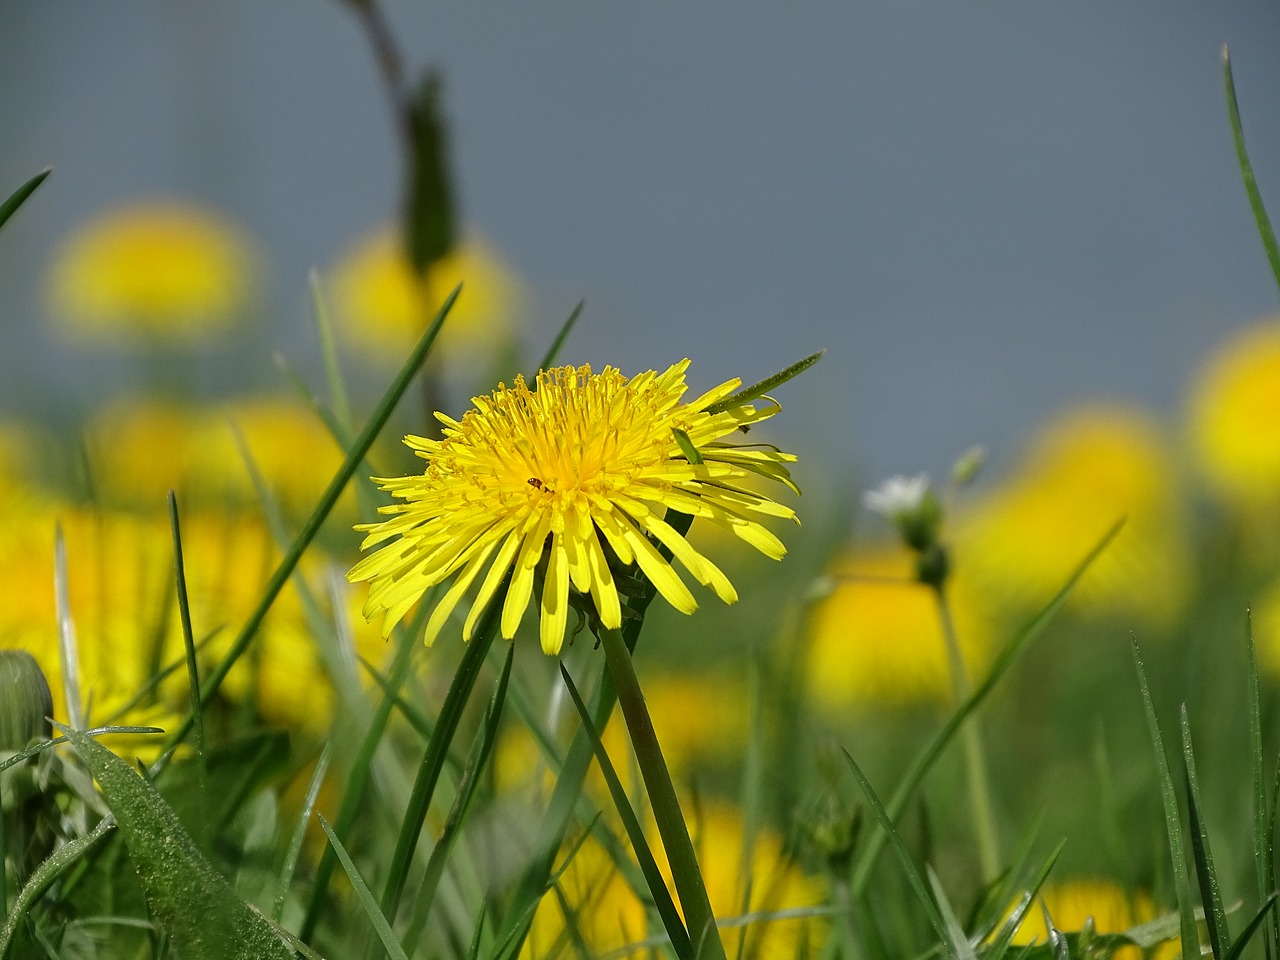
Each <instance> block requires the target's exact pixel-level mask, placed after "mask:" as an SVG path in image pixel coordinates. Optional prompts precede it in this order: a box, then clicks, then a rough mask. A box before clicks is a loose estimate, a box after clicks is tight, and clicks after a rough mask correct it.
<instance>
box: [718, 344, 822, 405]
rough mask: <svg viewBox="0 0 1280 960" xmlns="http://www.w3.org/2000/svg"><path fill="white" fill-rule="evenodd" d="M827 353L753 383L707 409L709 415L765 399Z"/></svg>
mask: <svg viewBox="0 0 1280 960" xmlns="http://www.w3.org/2000/svg"><path fill="white" fill-rule="evenodd" d="M826 352H827V351H825V350H819V351H818V352H817V353H811V354H809V356H807V357H805V358H804V359H803V360H797V361H796V362H795V363H793V364H791V366H789V367H787V368H785V369H783V370H779V371H778V372H777V373H775V374H774V375H773V376H771V377H765V378H764V379H763V380H760V381H758V382H756V383H753V384H752V385H751V386H749V387H743V388H742V389H741V390H739V391H738V392H737V393H734V394H731V395H729V396H727V397H725V398H724V399H723V400H717V401H716V402H715V403H713V404H711V405H710V406H709V407H707V413H724V411H726V410H732V409H733V408H734V407H740V406H742V405H743V404H744V403H750V402H751V401H752V400H756V399H758V398H760V397H763V396H764V395H765V394H766V393H768V392H769V391H770V390H772V389H773V388H774V387H777V386H780V385H782V384H784V383H786V382H787V381H788V380H791V379H793V378H795V377H798V376H799V375H800V374H802V373H804V372H805V371H806V370H808V369H809V368H810V367H812V366H813V365H814V364H815V363H817V362H818V361H819V360H821V359H822V355H823V354H824V353H826Z"/></svg>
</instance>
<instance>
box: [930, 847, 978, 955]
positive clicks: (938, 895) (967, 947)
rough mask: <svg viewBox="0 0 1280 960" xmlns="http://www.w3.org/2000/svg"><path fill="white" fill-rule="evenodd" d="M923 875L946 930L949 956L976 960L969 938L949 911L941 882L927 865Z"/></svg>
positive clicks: (949, 907) (948, 904)
mask: <svg viewBox="0 0 1280 960" xmlns="http://www.w3.org/2000/svg"><path fill="white" fill-rule="evenodd" d="M925 874H926V876H928V878H929V889H930V890H932V891H933V899H934V901H935V902H936V903H937V904H938V912H939V913H940V914H942V922H943V924H944V925H945V926H946V928H947V946H948V948H950V951H951V954H952V955H953V956H955V957H957V958H958V960H978V957H977V954H975V953H974V952H973V946H972V945H971V944H970V943H969V938H968V937H967V936H965V932H964V927H962V926H960V921H959V920H957V919H956V913H955V911H954V910H952V909H951V903H950V902H949V901H948V900H947V894H946V892H945V891H944V890H943V889H942V881H941V880H939V879H938V875H937V874H936V873H934V872H933V867H930V866H928V865H927V864H926V866H925Z"/></svg>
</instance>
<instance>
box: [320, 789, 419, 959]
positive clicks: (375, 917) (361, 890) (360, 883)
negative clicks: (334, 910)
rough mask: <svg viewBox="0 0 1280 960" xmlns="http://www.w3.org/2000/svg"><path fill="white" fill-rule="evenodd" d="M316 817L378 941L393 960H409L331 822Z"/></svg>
mask: <svg viewBox="0 0 1280 960" xmlns="http://www.w3.org/2000/svg"><path fill="white" fill-rule="evenodd" d="M316 816H317V817H318V818H319V819H320V826H321V828H322V829H323V830H324V832H325V836H327V837H328V838H329V843H331V844H332V845H333V851H334V853H336V854H337V855H338V860H339V861H341V863H342V869H343V870H345V871H347V877H348V879H350V880H351V886H352V887H354V888H355V891H356V898H357V899H358V900H359V901H360V906H361V907H362V908H363V909H364V912H365V914H366V915H367V916H368V917H369V922H370V923H372V924H373V929H374V930H375V931H376V932H377V934H378V939H379V940H381V941H382V945H383V946H384V947H386V949H387V953H388V954H390V955H391V958H392V960H409V958H408V957H407V956H406V955H405V952H404V948H403V947H401V946H400V941H399V940H397V939H396V934H395V931H394V930H392V929H391V924H389V923H388V922H387V918H386V917H385V916H383V914H382V911H381V910H379V909H378V904H377V901H376V900H374V898H373V891H372V890H370V889H369V885H368V884H366V883H365V882H364V878H363V877H361V876H360V871H359V870H357V869H356V865H355V864H354V863H352V862H351V857H350V855H349V854H348V853H347V851H346V848H345V847H343V846H342V841H341V840H339V839H338V835H337V834H336V833H334V832H333V827H331V826H329V821H328V820H326V819H325V818H324V814H322V813H318V814H316Z"/></svg>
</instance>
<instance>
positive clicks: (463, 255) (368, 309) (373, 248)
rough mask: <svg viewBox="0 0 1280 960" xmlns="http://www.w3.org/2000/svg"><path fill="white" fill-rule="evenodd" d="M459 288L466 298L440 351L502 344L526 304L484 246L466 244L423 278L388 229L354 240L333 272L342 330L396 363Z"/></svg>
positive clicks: (454, 312) (442, 334)
mask: <svg viewBox="0 0 1280 960" xmlns="http://www.w3.org/2000/svg"><path fill="white" fill-rule="evenodd" d="M459 283H465V285H466V287H465V289H466V292H465V293H464V294H463V296H461V297H460V298H459V299H458V302H457V303H456V304H455V305H454V307H453V309H452V310H451V311H450V312H449V322H448V323H446V324H445V325H444V327H443V328H442V329H441V331H440V340H439V348H440V349H442V350H445V351H453V352H458V351H463V352H465V351H468V350H475V349H477V348H478V349H489V348H492V347H493V346H494V345H495V344H500V343H503V342H505V341H506V340H507V338H508V337H510V335H511V333H512V330H511V322H512V320H511V318H512V317H513V316H514V315H515V314H517V313H518V311H519V305H520V302H521V300H523V299H524V297H523V292H522V290H521V284H520V281H519V280H518V279H517V278H516V275H515V273H514V272H513V271H512V270H511V268H510V267H508V266H507V265H506V264H505V263H503V262H502V260H501V259H500V258H499V257H498V255H497V254H496V253H495V252H494V251H493V250H492V249H490V248H489V246H488V245H487V244H485V243H484V242H483V241H481V240H477V239H469V240H464V241H463V243H462V244H461V245H460V246H459V247H457V248H456V249H455V250H454V251H453V252H452V253H450V254H449V255H448V256H446V257H445V258H444V259H442V260H438V261H436V262H435V263H432V264H431V265H430V266H429V267H428V268H427V274H426V277H425V278H420V277H419V276H418V275H417V274H416V273H414V271H413V268H412V267H411V266H410V265H409V259H408V257H407V256H406V255H405V251H404V244H403V242H402V241H401V238H400V233H399V231H398V230H396V229H395V228H394V227H391V226H389V225H388V226H384V227H382V228H380V229H378V230H375V231H374V232H372V233H370V234H368V235H367V236H365V237H364V238H362V239H361V240H359V241H357V243H356V244H355V245H354V246H353V247H352V248H351V249H350V250H349V251H348V252H347V253H346V254H345V255H344V256H343V257H342V259H341V260H340V261H339V263H338V265H337V267H336V268H335V269H334V274H333V294H334V306H335V314H336V317H337V319H338V330H339V332H340V333H341V334H342V335H343V337H344V338H345V339H346V340H347V341H348V342H349V343H350V344H351V345H352V346H353V347H355V348H357V349H359V350H362V351H366V352H369V353H371V354H373V355H374V358H375V359H380V360H386V361H389V362H396V363H399V362H400V359H401V358H402V357H403V356H404V354H405V352H406V351H408V349H409V348H410V347H411V346H412V345H413V343H414V342H415V341H416V340H417V339H418V337H420V336H421V335H422V331H423V330H425V329H426V325H427V321H428V320H430V319H431V317H432V316H433V315H434V314H435V311H436V309H437V308H438V307H439V305H440V304H441V303H442V302H443V301H444V299H445V297H447V296H448V295H449V293H450V292H451V291H452V290H453V288H454V287H456V286H457V285H458V284H459Z"/></svg>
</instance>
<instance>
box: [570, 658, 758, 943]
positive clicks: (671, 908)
mask: <svg viewBox="0 0 1280 960" xmlns="http://www.w3.org/2000/svg"><path fill="white" fill-rule="evenodd" d="M560 676H561V677H562V678H563V679H564V685H565V688H566V689H567V690H568V691H569V698H570V699H571V700H572V701H573V705H574V707H575V708H576V709H577V711H578V716H579V717H580V718H581V720H582V729H583V730H585V731H586V733H587V736H588V737H589V738H590V740H591V747H592V749H593V750H594V751H595V755H596V763H597V764H598V765H599V767H600V773H601V774H603V776H604V782H605V784H606V785H607V786H608V788H609V796H610V798H611V799H612V800H613V805H614V807H615V808H616V809H617V811H618V817H619V819H621V820H622V826H623V829H624V830H626V832H627V839H628V840H630V841H631V849H632V851H634V853H635V855H636V862H637V863H638V864H639V865H640V870H641V872H642V873H643V874H644V878H645V881H646V882H647V883H648V886H649V894H650V895H651V896H652V897H653V905H654V907H656V908H657V910H658V916H659V917H661V918H662V926H663V929H665V930H666V931H667V936H668V937H670V938H671V946H672V949H674V950H675V953H676V956H677V957H679V958H680V960H692V957H693V944H692V942H691V941H690V940H689V932H688V931H687V930H686V929H685V926H684V921H683V920H682V919H681V918H680V912H679V911H678V910H677V909H676V905H675V901H673V900H672V899H671V891H670V890H668V889H667V883H666V881H665V880H664V879H663V877H662V871H661V870H659V869H658V862H657V860H655V859H654V856H653V851H652V850H651V849H650V847H649V841H648V839H647V838H646V837H645V835H644V827H642V826H641V825H640V820H639V818H638V817H636V813H635V810H634V809H633V808H632V806H631V801H630V800H628V799H627V791H626V789H625V788H624V787H623V786H622V780H621V779H620V778H619V777H618V772H617V770H615V769H614V766H613V762H612V761H611V760H610V759H609V754H608V752H607V751H606V750H605V748H604V743H603V741H601V739H600V734H599V732H598V731H597V730H596V727H595V724H594V723H592V722H591V712H590V711H589V710H588V709H587V705H586V704H585V703H584V702H583V700H582V696H581V694H579V693H578V688H577V686H576V685H575V684H574V682H573V678H572V677H571V676H569V671H568V670H566V669H565V666H564V664H563V663H562V664H560ZM743 862H744V863H749V862H750V861H743Z"/></svg>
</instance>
